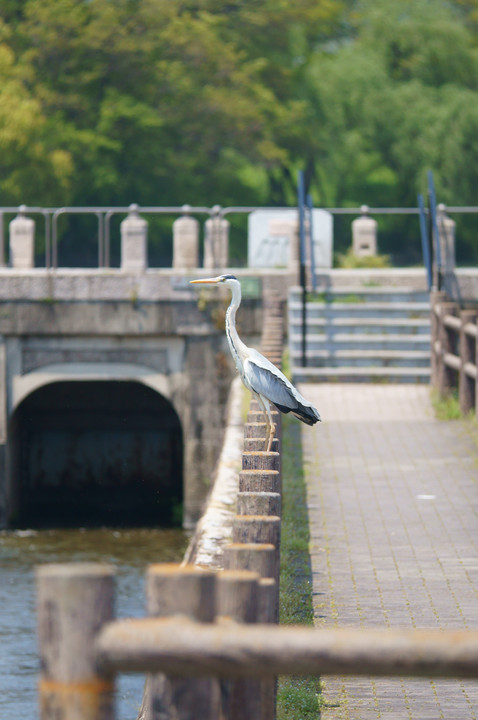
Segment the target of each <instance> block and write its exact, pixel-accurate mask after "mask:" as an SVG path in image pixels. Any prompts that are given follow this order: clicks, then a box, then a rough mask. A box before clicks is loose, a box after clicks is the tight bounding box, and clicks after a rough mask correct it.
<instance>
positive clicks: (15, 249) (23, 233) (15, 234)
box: [9, 205, 35, 269]
mask: <svg viewBox="0 0 478 720" xmlns="http://www.w3.org/2000/svg"><path fill="white" fill-rule="evenodd" d="M25 211H26V205H21V206H20V208H19V213H18V215H17V216H16V218H14V219H13V220H12V221H11V223H10V226H9V228H10V265H11V267H13V268H22V269H26V268H32V267H34V265H35V222H34V220H32V219H31V218H28V217H26V215H25Z"/></svg>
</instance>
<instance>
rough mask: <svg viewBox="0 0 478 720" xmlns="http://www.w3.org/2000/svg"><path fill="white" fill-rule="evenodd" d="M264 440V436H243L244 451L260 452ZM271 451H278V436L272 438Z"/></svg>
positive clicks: (262, 448)
mask: <svg viewBox="0 0 478 720" xmlns="http://www.w3.org/2000/svg"><path fill="white" fill-rule="evenodd" d="M264 427H265V426H264ZM265 442H266V441H265V438H244V452H261V451H262V450H264V446H265ZM271 452H279V438H277V437H275V438H273V440H272V444H271Z"/></svg>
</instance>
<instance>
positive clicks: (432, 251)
mask: <svg viewBox="0 0 478 720" xmlns="http://www.w3.org/2000/svg"><path fill="white" fill-rule="evenodd" d="M429 182H430V190H429V207H425V203H424V201H423V197H422V196H419V198H418V206H417V207H395V208H393V207H367V214H368V215H369V216H392V215H396V216H418V218H419V223H420V224H419V227H420V235H421V238H422V252H423V259H424V265H425V268H426V270H427V277H428V281H429V285H430V287H431V286H432V284H434V286H435V289H439V288H438V287H437V282H436V278H437V277H438V284H439V282H440V276H441V272H442V270H443V258H442V257H441V251H440V243H439V242H438V241H437V240H436V238H438V236H439V231H441V232H443V228H440V222H443V216H444V213H445V212H446V213H451V214H475V213H477V214H478V207H477V206H445V205H441V206H439V207H438V209H441V210H442V211H443V212H442V214H441V215H440V213H437V206H436V200H435V195H434V188H433V185H432V179H431V180H429ZM364 207H365V206H360V207H324V208H322V209H324V210H326V211H327V212H329V213H331V215H333V216H337V217H340V216H352V215H353V216H360V215H362V214H363V208H364ZM303 208H304V211H306V212H307V215H308V217H309V218H310V219H311V218H312V210H313V207H312V201H311V198H310V196H307V197H306V196H305V194H304V198H303ZM132 209H134V210H136V211H137V212H140V213H142V214H146V215H148V214H152V215H173V216H181V215H184V214H187V215H189V214H190V215H206V216H209V217H214V216H218V217H221V218H226V217H227V216H230V215H234V214H250V213H252V212H254V211H258V210H269V211H270V210H275V211H277V212H281V211H285V210H297V211H298V215H299V210H300V202H298V205H297V206H281V207H270V206H261V205H249V206H227V207H221V206H219V205H214V206H211V207H206V206H189V205H178V206H141V205H128V206H97V207H95V206H85V207H73V206H71V207H58V208H42V207H39V206H28V205H18V206H6V207H0V266H2V265H5V259H6V252H5V215H15V214H18V213H23V214H25V215H41V216H42V217H43V221H44V236H45V266H46V267H47V268H56V267H58V245H59V221H60V218H61V217H62V216H66V215H70V216H71V215H91V216H93V217H96V219H97V243H98V266H99V267H109V266H110V260H111V252H110V246H111V220H112V218H113V217H114V216H115V215H119V214H123V215H127V214H128V213H129V212H131V210H132ZM440 217H441V220H440ZM311 237H312V234H311V233H310V232H309V241H311ZM310 257H311V260H312V262H313V247H312V249H311V254H310ZM432 264H433V266H434V269H435V274H434V276H432V270H431V267H432ZM313 270H314V268H312V269H311V272H312V278H313V275H314V272H313ZM437 273H438V275H437Z"/></svg>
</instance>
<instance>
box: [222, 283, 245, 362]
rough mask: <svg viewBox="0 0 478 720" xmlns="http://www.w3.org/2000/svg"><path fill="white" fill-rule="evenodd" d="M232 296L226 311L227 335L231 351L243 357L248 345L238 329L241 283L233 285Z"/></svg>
mask: <svg viewBox="0 0 478 720" xmlns="http://www.w3.org/2000/svg"><path fill="white" fill-rule="evenodd" d="M231 290H232V298H231V303H230V305H229V307H228V308H227V312H226V336H227V341H228V343H229V347H230V348H231V353H232V355H233V356H234V355H235V356H238V357H239V358H241V359H242V356H243V353H244V350H245V349H246V346H245V345H244V343H243V342H242V340H241V338H240V337H239V335H238V333H237V330H236V312H237V308H238V307H239V305H240V304H241V286H240V285H239V283H237V284H236V283H234V285H232V288H231Z"/></svg>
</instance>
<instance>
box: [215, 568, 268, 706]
mask: <svg viewBox="0 0 478 720" xmlns="http://www.w3.org/2000/svg"><path fill="white" fill-rule="evenodd" d="M258 581H259V575H257V574H256V573H253V572H249V571H247V570H224V571H223V572H221V573H218V576H217V614H218V619H219V620H220V621H221V620H227V621H234V622H237V623H254V622H257V614H258V602H259V587H258ZM221 700H222V713H223V718H224V720H245V718H251V720H253V719H254V718H260V711H261V679H260V678H258V677H257V678H238V679H237V680H223V681H221Z"/></svg>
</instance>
